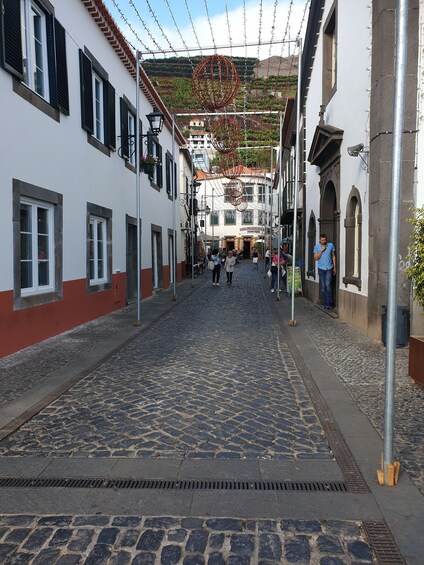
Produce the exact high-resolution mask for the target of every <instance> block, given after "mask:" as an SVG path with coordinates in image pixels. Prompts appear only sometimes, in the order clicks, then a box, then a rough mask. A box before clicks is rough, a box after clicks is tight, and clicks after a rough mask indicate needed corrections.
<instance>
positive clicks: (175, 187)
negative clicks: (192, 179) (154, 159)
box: [172, 163, 177, 199]
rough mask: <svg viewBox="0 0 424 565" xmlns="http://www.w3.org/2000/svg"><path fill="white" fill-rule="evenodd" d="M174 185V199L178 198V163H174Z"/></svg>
mask: <svg viewBox="0 0 424 565" xmlns="http://www.w3.org/2000/svg"><path fill="white" fill-rule="evenodd" d="M172 186H173V187H174V199H176V198H177V163H174V180H173V183H172Z"/></svg>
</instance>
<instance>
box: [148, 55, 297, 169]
mask: <svg viewBox="0 0 424 565" xmlns="http://www.w3.org/2000/svg"><path fill="white" fill-rule="evenodd" d="M272 59H273V60H272V65H271V64H270V61H269V60H266V61H259V62H258V61H257V60H256V59H254V58H249V59H244V58H234V59H233V62H234V64H235V66H236V68H237V70H238V72H239V76H240V90H239V93H238V95H237V97H236V99H235V100H234V102H233V103H232V104H231V106H230V107H228V110H229V111H237V112H240V113H243V111H246V112H253V111H267V110H271V111H276V112H280V111H283V110H284V107H285V101H286V99H287V97H290V96H294V95H295V92H296V83H297V76H296V75H295V74H293V72H297V69H296V67H294V66H293V67H292V66H290V64H289V63H291V61H288V60H287V58H286V59H281V64H279V62H278V61H277V62H276V60H275V57H273V58H272ZM199 60H200V58H199V57H197V58H191V60H190V59H189V58H187V57H175V58H168V59H154V60H147V61H145V62H144V63H143V68H144V70H145V71H146V72H147V74H148V75H149V77H150V79H151V80H152V82H153V84H154V85H155V87H156V88H157V90H158V91H159V93H160V95H161V97H162V99H163V101H164V102H165V104H166V106H167V107H168V108H169V110H170V111H171V112H172V113H175V114H185V113H193V114H194V115H195V114H196V113H197V112H203V111H204V110H203V108H202V107H201V105H200V104H199V103H198V102H197V100H196V98H195V97H194V95H193V92H192V88H191V76H192V69H193V66H194V65H196V64H197V63H198V62H199ZM272 72H281V74H280V76H275V75H272ZM282 73H285V74H284V75H283V74H282ZM238 120H239V123H240V125H241V127H242V128H243V131H244V133H243V146H247V147H256V146H261V145H273V146H275V145H277V144H278V141H279V134H278V124H279V115H278V114H268V115H245V116H243V115H241V116H240V117H239V118H238ZM189 121H190V117H179V118H177V123H178V126H179V127H180V128H181V130H182V131H183V132H184V133H188V130H187V126H188V124H189ZM243 160H244V162H245V164H246V165H248V166H253V165H257V166H261V165H262V166H265V165H267V164H268V162H269V152H268V151H266V154H265V155H264V152H263V151H253V150H249V151H247V152H244V156H243Z"/></svg>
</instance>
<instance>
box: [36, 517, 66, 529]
mask: <svg viewBox="0 0 424 565" xmlns="http://www.w3.org/2000/svg"><path fill="white" fill-rule="evenodd" d="M71 520H72V518H71V516H43V518H40V519H39V520H38V525H39V526H56V527H59V528H60V527H61V526H69V524H70V523H71Z"/></svg>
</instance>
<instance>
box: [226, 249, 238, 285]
mask: <svg viewBox="0 0 424 565" xmlns="http://www.w3.org/2000/svg"><path fill="white" fill-rule="evenodd" d="M235 264H236V259H235V257H233V252H232V251H229V252H228V255H227V257H226V259H225V263H224V269H225V272H226V273H227V284H233V273H234V265H235Z"/></svg>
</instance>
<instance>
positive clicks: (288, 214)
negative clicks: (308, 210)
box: [281, 208, 303, 226]
mask: <svg viewBox="0 0 424 565" xmlns="http://www.w3.org/2000/svg"><path fill="white" fill-rule="evenodd" d="M302 213H303V210H302V208H298V209H297V219H298V220H300V219H301V218H302ZM293 217H294V209H293V208H290V209H288V210H286V211H285V212H283V214H282V216H281V225H282V226H291V225H292V224H293Z"/></svg>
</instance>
